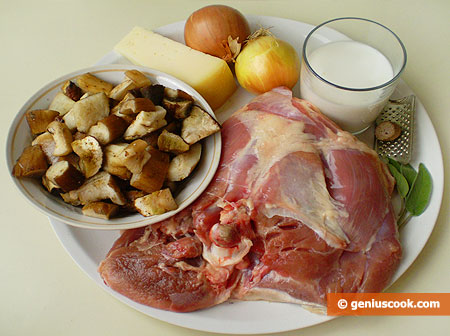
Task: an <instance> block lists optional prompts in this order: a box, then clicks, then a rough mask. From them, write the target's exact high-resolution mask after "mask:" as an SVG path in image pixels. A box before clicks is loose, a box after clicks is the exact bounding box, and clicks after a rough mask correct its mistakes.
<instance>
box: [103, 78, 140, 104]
mask: <svg viewBox="0 0 450 336" xmlns="http://www.w3.org/2000/svg"><path fill="white" fill-rule="evenodd" d="M134 88H136V85H135V84H134V82H133V81H132V80H130V79H126V80H124V81H123V82H122V83H120V84H118V85H116V86H115V87H114V88H113V89H112V90H111V92H110V93H109V98H112V99H115V100H122V99H123V97H125V95H126V94H127V92H128V91H129V90H132V89H134Z"/></svg>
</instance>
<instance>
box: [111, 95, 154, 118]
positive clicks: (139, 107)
mask: <svg viewBox="0 0 450 336" xmlns="http://www.w3.org/2000/svg"><path fill="white" fill-rule="evenodd" d="M155 110H156V108H155V105H154V104H153V103H152V101H151V100H150V99H147V98H134V99H128V100H126V101H124V102H123V103H122V105H121V107H120V113H121V114H126V115H130V114H138V113H139V112H141V111H146V112H151V111H155Z"/></svg>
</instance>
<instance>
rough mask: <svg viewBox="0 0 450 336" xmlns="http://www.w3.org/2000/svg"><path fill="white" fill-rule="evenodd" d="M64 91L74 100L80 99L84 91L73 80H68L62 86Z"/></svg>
mask: <svg viewBox="0 0 450 336" xmlns="http://www.w3.org/2000/svg"><path fill="white" fill-rule="evenodd" d="M62 92H63V93H64V94H65V95H66V96H67V97H69V98H70V99H72V100H73V101H78V100H80V98H81V96H82V95H83V91H82V90H81V89H80V88H79V87H78V86H77V85H76V84H75V83H74V82H72V81H67V82H65V83H64V85H63V87H62Z"/></svg>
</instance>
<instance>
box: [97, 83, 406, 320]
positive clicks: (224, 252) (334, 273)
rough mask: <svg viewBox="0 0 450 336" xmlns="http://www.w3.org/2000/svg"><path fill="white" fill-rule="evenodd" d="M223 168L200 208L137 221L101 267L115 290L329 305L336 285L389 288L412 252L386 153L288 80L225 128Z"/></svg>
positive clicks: (201, 301) (166, 303) (170, 297)
mask: <svg viewBox="0 0 450 336" xmlns="http://www.w3.org/2000/svg"><path fill="white" fill-rule="evenodd" d="M222 137H223V148H222V156H221V162H220V166H219V169H218V170H217V173H216V175H215V177H214V179H213V182H212V183H211V184H210V185H209V186H208V188H207V190H206V191H205V192H204V193H203V194H202V195H201V196H200V198H199V199H198V200H197V201H196V202H195V203H194V204H193V205H192V206H190V207H188V208H187V209H185V210H183V211H182V212H180V213H178V214H177V215H175V216H174V217H172V218H170V219H168V220H166V221H164V222H161V223H158V224H156V225H152V226H148V227H144V228H139V229H134V230H128V231H125V232H124V233H123V234H122V236H121V237H120V238H119V239H118V240H117V241H116V242H115V244H114V245H113V247H112V248H111V250H110V252H109V254H108V255H107V257H106V259H105V260H104V261H102V263H101V265H100V267H99V272H100V274H101V276H102V278H103V279H104V282H105V283H106V284H107V285H108V286H110V287H111V288H112V289H114V290H115V291H117V292H119V293H121V294H123V295H125V296H127V297H129V298H130V299H132V300H134V301H137V302H139V303H142V304H145V305H149V306H152V307H157V308H161V309H167V310H172V311H178V312H188V311H193V310H197V309H202V308H206V307H210V306H213V305H216V304H219V303H221V302H224V301H226V300H228V299H238V300H271V301H281V302H292V303H298V304H301V305H303V306H304V307H306V308H308V309H310V310H313V311H316V312H324V311H325V310H324V309H325V307H326V293H328V292H380V291H382V290H383V289H384V288H385V287H386V286H387V284H388V283H389V281H390V279H391V277H392V275H393V273H394V271H395V270H396V268H397V266H398V264H399V261H400V258H401V246H400V243H399V241H398V232H397V227H396V221H395V217H394V212H393V209H392V205H391V199H390V194H391V193H392V190H393V187H394V181H393V179H392V176H391V175H390V174H389V172H388V171H387V169H386V166H385V165H384V164H383V163H382V162H381V161H380V160H379V159H378V157H377V155H376V153H375V152H374V151H373V150H371V149H370V148H369V147H368V146H366V145H365V144H364V143H362V142H360V141H358V140H357V139H356V138H355V137H353V136H352V135H351V134H349V133H347V132H344V131H342V130H341V129H340V128H339V127H338V126H337V125H336V124H334V123H333V122H331V121H330V120H329V119H327V118H326V117H325V116H323V115H322V114H321V113H320V112H319V111H318V109H317V108H316V107H314V106H313V105H312V104H310V103H309V102H307V101H304V100H301V99H297V98H293V97H292V92H291V91H290V90H288V89H286V88H276V89H274V90H272V91H270V92H268V93H265V94H263V95H260V96H258V97H256V98H255V99H253V100H252V101H251V102H250V103H249V104H247V105H246V106H244V107H243V108H241V109H240V110H239V111H237V112H236V113H234V114H233V116H232V117H230V118H229V119H228V120H227V121H226V122H225V123H224V124H223V129H222Z"/></svg>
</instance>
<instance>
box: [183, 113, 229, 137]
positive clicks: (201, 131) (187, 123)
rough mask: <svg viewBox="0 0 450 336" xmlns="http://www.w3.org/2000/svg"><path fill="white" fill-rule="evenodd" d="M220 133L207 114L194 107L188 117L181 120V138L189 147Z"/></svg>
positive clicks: (216, 123)
mask: <svg viewBox="0 0 450 336" xmlns="http://www.w3.org/2000/svg"><path fill="white" fill-rule="evenodd" d="M218 131H220V125H219V123H218V122H217V121H215V120H214V118H213V117H211V116H210V115H209V114H208V113H207V112H205V111H203V110H202V109H201V108H200V107H198V106H194V107H193V108H192V111H191V114H190V115H189V117H187V118H186V119H184V120H183V126H182V128H181V137H182V138H183V140H184V141H186V142H187V143H188V144H189V145H192V144H194V143H196V142H197V141H199V140H201V139H203V138H206V137H207V136H209V135H211V134H214V133H216V132H218Z"/></svg>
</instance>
